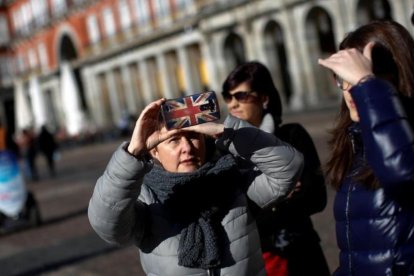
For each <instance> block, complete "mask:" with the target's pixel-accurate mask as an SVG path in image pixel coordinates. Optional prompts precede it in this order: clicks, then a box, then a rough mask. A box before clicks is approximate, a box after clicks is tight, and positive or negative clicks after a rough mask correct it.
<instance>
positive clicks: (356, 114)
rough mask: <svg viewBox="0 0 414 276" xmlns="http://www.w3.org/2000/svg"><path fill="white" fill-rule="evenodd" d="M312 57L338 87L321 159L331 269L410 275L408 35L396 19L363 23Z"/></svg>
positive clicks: (412, 191) (413, 183) (412, 43)
mask: <svg viewBox="0 0 414 276" xmlns="http://www.w3.org/2000/svg"><path fill="white" fill-rule="evenodd" d="M319 63H320V64H321V65H322V66H324V67H326V68H328V69H330V70H332V71H334V73H335V74H336V75H337V76H338V77H339V78H340V79H341V80H340V81H339V82H338V83H339V86H340V88H341V90H342V93H343V101H342V105H341V110H340V112H339V115H338V118H337V121H336V126H335V127H334V129H333V131H332V138H331V140H330V146H331V155H330V158H329V161H328V163H327V175H328V177H329V181H330V183H331V184H332V186H333V187H335V188H336V190H337V193H336V197H335V202H334V215H335V220H336V233H337V242H338V246H339V249H340V256H339V261H340V262H339V268H338V269H337V270H336V272H335V274H334V275H364V276H365V275H414V200H413V195H414V135H413V131H412V130H413V122H414V116H413V115H414V114H413V110H414V101H413V96H414V70H413V65H414V40H413V38H412V37H411V35H410V34H409V32H408V31H407V30H406V29H405V28H404V27H403V26H401V25H400V24H398V23H396V22H386V21H384V22H371V23H369V24H367V25H364V26H362V27H359V28H358V29H356V30H355V31H353V32H351V33H349V34H348V35H347V36H346V37H345V39H344V40H343V41H342V42H341V44H340V51H339V52H337V53H335V54H333V55H331V56H330V57H328V58H327V59H320V60H319Z"/></svg>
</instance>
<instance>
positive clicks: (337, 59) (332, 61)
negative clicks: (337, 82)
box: [318, 42, 375, 85]
mask: <svg viewBox="0 0 414 276" xmlns="http://www.w3.org/2000/svg"><path fill="white" fill-rule="evenodd" d="M374 45H375V43H374V42H369V43H368V44H367V45H365V47H364V50H363V53H361V52H360V51H358V50H357V49H355V48H352V49H345V50H341V51H339V52H337V53H335V54H333V55H331V56H330V57H328V58H327V59H319V60H318V63H319V64H320V65H322V66H324V67H326V68H328V69H331V70H332V71H334V72H335V74H337V75H338V76H339V77H341V78H342V79H344V80H345V81H346V82H348V83H349V84H351V85H355V84H357V83H358V82H359V80H361V79H362V78H364V77H365V76H367V75H372V61H371V53H372V48H373V47H374Z"/></svg>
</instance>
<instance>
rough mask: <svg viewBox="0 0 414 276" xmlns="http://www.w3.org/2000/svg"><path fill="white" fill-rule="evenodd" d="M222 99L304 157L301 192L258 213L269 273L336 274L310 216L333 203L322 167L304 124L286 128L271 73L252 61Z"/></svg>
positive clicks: (230, 81) (230, 77) (236, 75)
mask: <svg viewBox="0 0 414 276" xmlns="http://www.w3.org/2000/svg"><path fill="white" fill-rule="evenodd" d="M222 88H223V90H222V91H223V92H222V96H223V98H224V101H225V102H226V105H227V109H228V112H229V113H230V114H231V115H233V116H235V117H237V118H239V119H242V120H246V121H248V122H249V123H251V124H252V125H254V126H256V127H258V128H260V129H262V130H264V131H266V132H268V133H272V134H274V135H275V136H277V137H279V138H280V139H281V140H283V141H285V142H287V143H289V144H291V145H292V146H293V147H295V148H296V149H297V150H298V151H300V152H301V153H302V154H303V156H304V169H303V173H302V174H301V176H300V179H299V181H298V182H297V187H296V190H297V191H296V192H294V193H293V194H292V195H291V196H289V198H287V199H286V200H284V201H283V202H278V203H277V204H276V205H274V206H273V208H269V209H267V210H263V211H260V212H258V214H257V220H258V228H259V233H260V241H261V247H262V250H263V258H264V260H265V262H266V270H267V275H270V276H272V275H276V276H281V275H309V272H310V271H311V272H312V275H319V276H323V275H330V272H329V268H328V265H327V262H326V260H325V256H324V254H323V251H322V248H321V246H320V238H319V236H318V234H317V233H316V231H315V229H314V227H313V225H312V221H311V218H310V216H311V215H313V214H315V213H318V212H321V211H322V210H323V209H324V208H325V206H326V201H327V194H326V186H325V181H324V176H323V174H322V170H321V163H320V160H319V156H318V153H317V151H316V148H315V145H314V144H313V141H312V138H311V137H310V135H309V133H308V132H307V131H306V130H305V128H304V127H303V126H302V125H300V124H299V123H289V124H282V104H281V100H280V95H279V92H278V90H277V88H276V87H275V85H274V83H273V80H272V77H271V75H270V72H269V70H268V69H267V67H266V66H265V65H263V64H262V63H259V62H256V61H251V62H246V63H243V64H241V65H239V66H238V67H236V68H235V69H234V70H233V71H232V72H231V73H230V74H229V75H228V77H227V78H226V80H225V81H224V83H223V85H222ZM246 142H247V141H246Z"/></svg>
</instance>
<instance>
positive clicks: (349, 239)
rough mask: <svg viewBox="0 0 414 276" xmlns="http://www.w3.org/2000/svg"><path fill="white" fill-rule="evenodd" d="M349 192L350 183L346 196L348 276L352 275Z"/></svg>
mask: <svg viewBox="0 0 414 276" xmlns="http://www.w3.org/2000/svg"><path fill="white" fill-rule="evenodd" d="M351 190H352V183H350V184H349V187H348V193H347V195H346V209H345V210H346V211H345V216H346V242H347V244H348V260H349V261H348V269H349V273H350V275H352V254H351V237H350V236H351V231H350V219H349V215H350V214H349V213H350V211H349V205H350V197H351Z"/></svg>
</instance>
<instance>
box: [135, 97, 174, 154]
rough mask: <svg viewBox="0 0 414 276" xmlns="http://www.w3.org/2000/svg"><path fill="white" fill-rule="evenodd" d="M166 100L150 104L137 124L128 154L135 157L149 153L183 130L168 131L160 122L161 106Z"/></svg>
mask: <svg viewBox="0 0 414 276" xmlns="http://www.w3.org/2000/svg"><path fill="white" fill-rule="evenodd" d="M164 102H165V99H159V100H157V101H154V102H152V103H150V104H148V105H147V106H146V107H145V108H144V110H143V111H142V112H141V114H140V116H139V118H138V120H137V121H136V123H135V128H134V131H133V133H132V137H131V141H130V143H129V145H128V152H129V153H130V154H132V155H134V156H139V155H141V154H145V153H148V152H149V151H150V150H151V149H152V148H154V147H156V146H157V145H158V144H159V143H161V142H162V141H165V140H166V139H168V138H170V137H172V136H173V135H175V134H177V133H179V132H180V131H181V130H177V129H173V130H166V129H165V127H163V123H162V122H161V121H160V119H159V116H160V110H161V105H162V104H163V103H164Z"/></svg>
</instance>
